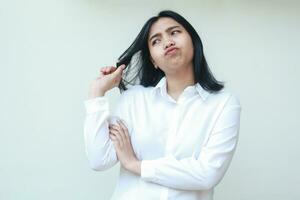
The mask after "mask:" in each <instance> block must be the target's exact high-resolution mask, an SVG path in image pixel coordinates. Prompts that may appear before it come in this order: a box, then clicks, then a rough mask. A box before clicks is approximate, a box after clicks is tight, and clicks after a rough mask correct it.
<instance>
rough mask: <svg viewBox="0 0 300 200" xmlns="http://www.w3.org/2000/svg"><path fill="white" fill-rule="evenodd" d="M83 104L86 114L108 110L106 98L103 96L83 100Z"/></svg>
mask: <svg viewBox="0 0 300 200" xmlns="http://www.w3.org/2000/svg"><path fill="white" fill-rule="evenodd" d="M84 106H85V110H86V113H87V114H90V113H94V112H97V111H105V110H109V103H108V99H107V98H106V97H105V96H103V97H95V98H93V99H88V100H85V101H84Z"/></svg>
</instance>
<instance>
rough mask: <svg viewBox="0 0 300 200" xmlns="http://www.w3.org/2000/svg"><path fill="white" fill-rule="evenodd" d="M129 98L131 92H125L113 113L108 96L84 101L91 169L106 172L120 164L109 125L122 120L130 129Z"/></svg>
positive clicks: (87, 149)
mask: <svg viewBox="0 0 300 200" xmlns="http://www.w3.org/2000/svg"><path fill="white" fill-rule="evenodd" d="M129 96H130V92H128V90H126V91H124V92H123V93H122V94H121V96H120V97H119V99H118V100H117V102H116V105H115V107H114V108H113V109H112V112H110V104H109V101H108V98H107V97H106V96H103V97H96V98H93V99H88V100H86V101H84V106H85V110H86V117H85V121H84V142H85V152H86V155H87V157H88V161H89V164H90V167H91V168H92V169H94V170H97V171H101V170H106V169H108V168H111V167H112V166H114V165H115V164H116V163H117V162H118V158H117V155H116V151H115V148H114V145H113V143H112V141H111V139H110V138H109V128H108V125H109V124H110V123H116V119H122V120H123V121H124V122H125V123H126V125H127V127H128V123H127V122H128V121H129V112H128V110H129V106H130V105H129V102H130V101H129V100H128V98H129ZM128 128H129V127H128ZM129 129H130V128H129Z"/></svg>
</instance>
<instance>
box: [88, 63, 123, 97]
mask: <svg viewBox="0 0 300 200" xmlns="http://www.w3.org/2000/svg"><path fill="white" fill-rule="evenodd" d="M124 68H125V64H122V65H120V66H119V67H118V68H116V67H113V66H110V67H103V68H101V69H100V75H99V76H98V77H97V78H95V79H94V80H92V82H91V84H90V89H89V99H92V98H96V97H99V96H104V94H105V92H107V91H108V90H110V89H112V88H114V87H116V86H118V85H119V83H120V81H121V79H122V72H123V70H124Z"/></svg>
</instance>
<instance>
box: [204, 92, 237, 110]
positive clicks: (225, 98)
mask: <svg viewBox="0 0 300 200" xmlns="http://www.w3.org/2000/svg"><path fill="white" fill-rule="evenodd" d="M208 101H210V102H215V103H217V104H223V105H224V106H225V105H231V106H239V107H241V102H240V99H239V97H238V96H237V95H236V94H235V93H233V92H230V91H227V90H221V91H219V92H216V93H210V95H209V98H208Z"/></svg>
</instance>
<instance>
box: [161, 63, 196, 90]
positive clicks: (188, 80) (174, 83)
mask: <svg viewBox="0 0 300 200" xmlns="http://www.w3.org/2000/svg"><path fill="white" fill-rule="evenodd" d="M183 69H185V70H183V71H181V72H180V73H176V74H168V75H167V74H166V79H167V92H168V93H169V94H180V93H181V92H182V91H183V90H184V89H185V88H186V87H188V86H191V85H194V84H195V81H194V72H193V66H190V67H186V68H183Z"/></svg>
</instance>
